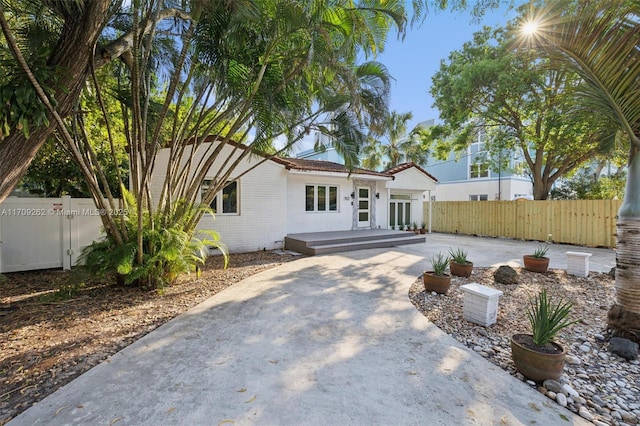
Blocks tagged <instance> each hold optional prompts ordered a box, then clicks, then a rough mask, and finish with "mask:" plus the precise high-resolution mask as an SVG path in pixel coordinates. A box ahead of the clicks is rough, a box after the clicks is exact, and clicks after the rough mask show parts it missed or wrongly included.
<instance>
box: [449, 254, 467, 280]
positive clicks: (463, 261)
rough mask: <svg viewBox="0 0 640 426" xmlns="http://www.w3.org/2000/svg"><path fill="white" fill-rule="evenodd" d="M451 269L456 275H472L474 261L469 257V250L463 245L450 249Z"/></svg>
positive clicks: (452, 273)
mask: <svg viewBox="0 0 640 426" xmlns="http://www.w3.org/2000/svg"><path fill="white" fill-rule="evenodd" d="M449 256H450V260H449V269H450V270H451V275H455V276H456V277H465V278H466V277H468V276H470V275H471V272H472V271H473V263H472V262H470V261H469V259H467V251H466V250H465V249H463V248H462V247H458V248H457V249H455V250H454V249H452V248H450V249H449Z"/></svg>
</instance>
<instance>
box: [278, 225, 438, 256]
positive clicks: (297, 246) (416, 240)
mask: <svg viewBox="0 0 640 426" xmlns="http://www.w3.org/2000/svg"><path fill="white" fill-rule="evenodd" d="M425 241H426V236H425V235H416V234H414V233H409V232H402V231H386V230H368V231H339V232H326V233H323V232H318V233H308V234H291V235H287V236H286V237H285V248H286V249H287V250H294V251H297V252H300V253H303V254H306V255H308V256H313V255H317V254H329V253H338V252H343V251H351V250H364V249H371V248H384V247H395V246H400V245H405V244H420V243H424V242H425Z"/></svg>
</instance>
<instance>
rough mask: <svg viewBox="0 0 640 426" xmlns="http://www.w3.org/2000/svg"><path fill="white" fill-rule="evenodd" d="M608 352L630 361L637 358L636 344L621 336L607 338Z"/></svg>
mask: <svg viewBox="0 0 640 426" xmlns="http://www.w3.org/2000/svg"><path fill="white" fill-rule="evenodd" d="M609 352H611V353H614V354H616V355H618V356H621V357H622V358H624V359H626V360H628V361H631V360H635V359H638V344H637V343H635V342H632V341H631V340H629V339H624V338H622V337H612V338H611V340H609Z"/></svg>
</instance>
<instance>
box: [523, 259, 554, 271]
mask: <svg viewBox="0 0 640 426" xmlns="http://www.w3.org/2000/svg"><path fill="white" fill-rule="evenodd" d="M522 260H523V261H524V268H525V269H526V270H527V271H531V272H547V269H549V258H548V257H533V256H531V255H526V256H522Z"/></svg>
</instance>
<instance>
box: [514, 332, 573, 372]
mask: <svg viewBox="0 0 640 426" xmlns="http://www.w3.org/2000/svg"><path fill="white" fill-rule="evenodd" d="M532 345H533V338H532V336H531V335H530V334H514V335H513V336H511V357H512V358H513V362H514V364H515V365H516V369H517V370H518V371H519V372H521V373H522V374H523V375H524V376H525V377H526V378H527V379H529V380H533V381H535V382H542V381H545V380H547V379H553V380H557V379H559V378H560V376H561V375H562V370H563V369H564V360H565V357H566V355H567V351H566V350H565V349H564V348H563V347H562V346H560V345H559V344H557V343H555V342H552V343H550V345H549V346H550V347H549V348H547V349H548V350H547V351H546V352H540V351H538V350H535V349H531V346H532Z"/></svg>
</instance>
